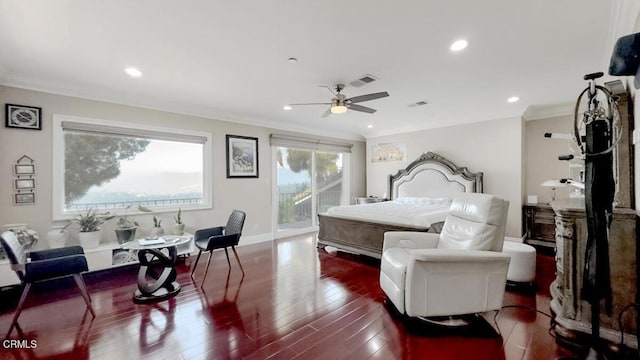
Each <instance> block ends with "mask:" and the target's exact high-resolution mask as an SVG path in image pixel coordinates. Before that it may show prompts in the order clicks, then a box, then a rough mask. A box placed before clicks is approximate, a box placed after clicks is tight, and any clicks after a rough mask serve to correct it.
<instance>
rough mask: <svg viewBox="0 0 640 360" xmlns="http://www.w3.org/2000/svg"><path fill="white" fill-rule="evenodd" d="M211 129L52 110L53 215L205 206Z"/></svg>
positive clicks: (208, 194) (207, 202) (206, 202)
mask: <svg viewBox="0 0 640 360" xmlns="http://www.w3.org/2000/svg"><path fill="white" fill-rule="evenodd" d="M210 149H211V135H210V134H206V133H200V132H193V131H184V130H178V129H167V128H158V127H151V126H142V125H132V124H125V123H118V122H112V121H103V120H95V119H83V118H76V117H70V116H64V115H54V171H53V186H54V188H53V195H54V199H53V207H54V209H53V214H54V218H61V217H64V215H66V214H73V213H76V212H81V211H86V210H88V209H100V210H106V211H111V210H116V211H117V210H118V209H124V208H127V207H129V206H131V207H133V208H135V207H137V205H142V206H145V207H148V208H150V209H152V210H154V211H158V210H160V211H162V210H167V211H169V210H174V209H177V208H178V207H180V208H183V209H184V208H205V207H210V204H211V201H210V198H211V194H210V189H211V187H210V186H209V184H210V179H209V173H210V171H208V165H207V164H210V163H211V160H210V158H211V150H210Z"/></svg>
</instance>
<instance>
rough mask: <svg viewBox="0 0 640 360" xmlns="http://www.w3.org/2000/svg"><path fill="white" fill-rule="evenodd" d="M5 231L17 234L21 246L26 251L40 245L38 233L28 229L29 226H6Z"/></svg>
mask: <svg viewBox="0 0 640 360" xmlns="http://www.w3.org/2000/svg"><path fill="white" fill-rule="evenodd" d="M4 227H5V229H7V230H8V231H11V232H12V233H14V234H16V238H17V239H18V242H19V243H20V245H22V246H23V247H24V248H25V249H31V248H33V247H34V246H36V244H37V243H38V239H39V237H38V233H37V232H36V231H35V230H31V229H28V228H27V224H6V225H5V226H4Z"/></svg>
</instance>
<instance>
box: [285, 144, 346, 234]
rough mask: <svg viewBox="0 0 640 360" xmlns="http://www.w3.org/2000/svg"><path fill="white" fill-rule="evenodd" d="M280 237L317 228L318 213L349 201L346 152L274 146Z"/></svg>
mask: <svg viewBox="0 0 640 360" xmlns="http://www.w3.org/2000/svg"><path fill="white" fill-rule="evenodd" d="M274 152H275V156H274V158H275V162H276V163H275V168H276V171H275V176H276V181H274V185H275V189H274V193H275V194H276V196H275V202H276V204H277V211H276V213H277V215H276V219H275V220H276V224H275V228H276V232H277V235H278V236H286V235H288V234H294V233H301V232H304V231H310V230H314V229H315V228H317V223H318V222H317V215H318V214H319V213H324V212H326V211H327V210H328V209H329V208H330V207H332V206H337V205H346V204H348V199H349V192H348V186H347V184H348V181H347V180H346V179H347V171H346V169H347V167H346V166H345V164H346V161H345V159H346V158H347V154H343V153H334V152H323V151H316V150H307V149H296V148H293V147H285V146H275V147H274Z"/></svg>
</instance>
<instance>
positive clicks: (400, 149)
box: [371, 143, 407, 163]
mask: <svg viewBox="0 0 640 360" xmlns="http://www.w3.org/2000/svg"><path fill="white" fill-rule="evenodd" d="M406 157H407V144H405V143H379V144H375V145H373V146H372V147H371V162H373V163H377V162H389V161H405V159H406Z"/></svg>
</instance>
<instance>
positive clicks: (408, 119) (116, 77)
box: [0, 0, 614, 139]
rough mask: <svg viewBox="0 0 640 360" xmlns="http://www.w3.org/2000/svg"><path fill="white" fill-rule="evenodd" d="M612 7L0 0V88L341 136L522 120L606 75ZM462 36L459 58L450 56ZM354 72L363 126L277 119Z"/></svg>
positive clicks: (347, 120)
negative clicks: (365, 98) (138, 74)
mask: <svg viewBox="0 0 640 360" xmlns="http://www.w3.org/2000/svg"><path fill="white" fill-rule="evenodd" d="M612 4H613V1H603V0H539V1H523V0H511V1H508V0H484V1H472V0H467V1H463V0H446V1H445V0H437V1H435V0H405V1H382V0H380V1H378V0H375V1H372V0H341V1H338V0H324V1H305V0H271V1H268V0H234V1H220V0H215V1H214V0H188V1H175V0H172V1H169V0H110V1H104V0H84V1H80V0H75V1H74V0H55V1H51V0H37V1H36V0H30V1H23V0H0V84H5V85H9V86H16V87H22V88H28V89H35V90H42V91H47V92H52V93H59V94H66V95H73V96H79V97H83V98H90V99H98V100H105V101H110V102H116V103H123V104H131V105H136V106H143V107H148V108H155V109H161V110H167V111H173V112H178V113H186V114H194V115H200V116H204V117H208V118H213V119H220V120H229V121H237V122H243V123H250V124H257V125H264V126H270V127H276V128H281V129H288V130H294V131H304V132H307V133H315V134H318V135H332V136H338V137H343V138H353V139H358V138H362V137H372V136H378V135H384V134H390V133H399V132H405V131H412V130H417V129H426V128H432V127H439V126H447V125H454V124H459V123H465V122H474V121H484V120H491V119H501V118H509V117H518V118H519V117H520V116H521V115H522V114H523V113H524V111H525V110H526V109H527V108H528V107H532V108H545V107H549V108H557V107H558V106H559V105H560V106H563V105H565V104H569V103H571V102H573V101H575V98H576V96H577V95H578V93H579V92H580V90H582V89H583V88H584V86H585V82H584V81H583V80H582V76H583V75H584V74H586V73H590V72H595V71H604V72H606V69H607V64H608V60H609V59H608V58H609V55H608V54H607V52H608V51H610V50H608V47H609V46H610V42H611V39H610V37H611V35H610V33H611V31H612V30H611V27H612V24H610V22H611V19H612V18H613V16H612V13H613V12H614V10H613V9H612V7H613V6H614V5H612ZM458 38H465V39H467V40H468V42H469V46H468V47H467V49H465V50H464V51H462V52H459V53H452V52H450V51H449V46H450V44H451V43H452V42H453V41H454V40H456V39H458ZM290 57H295V58H297V59H298V62H297V63H295V64H292V63H289V62H288V61H287V59H288V58H290ZM126 66H136V67H139V68H140V69H142V71H143V72H144V76H143V77H142V78H140V79H133V78H130V77H129V76H128V75H126V74H125V73H124V72H123V69H124V67H126ZM365 74H371V75H373V76H374V77H376V78H377V79H378V81H376V82H375V83H372V84H369V85H366V86H363V87H360V88H356V87H350V86H347V88H346V89H345V90H344V94H346V95H347V96H348V97H351V96H356V95H361V94H365V93H370V92H378V91H388V92H389V94H390V96H389V97H387V98H383V99H378V100H373V101H369V102H365V103H361V104H362V105H365V106H368V107H373V108H375V109H377V110H378V112H377V113H375V114H365V113H359V112H355V111H349V112H347V113H346V114H342V115H331V116H330V117H328V118H321V115H322V114H323V113H324V111H325V110H326V108H325V107H324V106H305V107H301V106H299V107H295V108H294V109H293V110H292V111H289V112H285V111H283V110H282V106H283V105H284V104H287V103H298V102H327V101H329V100H330V99H331V94H330V93H329V91H328V90H327V89H324V88H321V87H319V85H327V86H333V85H334V84H336V83H345V84H348V83H349V82H351V81H353V80H355V79H357V78H360V77H361V76H362V75H365ZM510 96H519V97H520V99H521V100H520V101H519V102H517V103H515V104H509V103H507V102H506V99H507V98H508V97H510ZM421 100H426V101H429V102H430V104H428V105H425V106H421V107H409V106H408V105H409V104H412V103H415V102H417V101H421ZM369 124H371V125H373V128H371V129H369V128H367V125H369Z"/></svg>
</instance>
